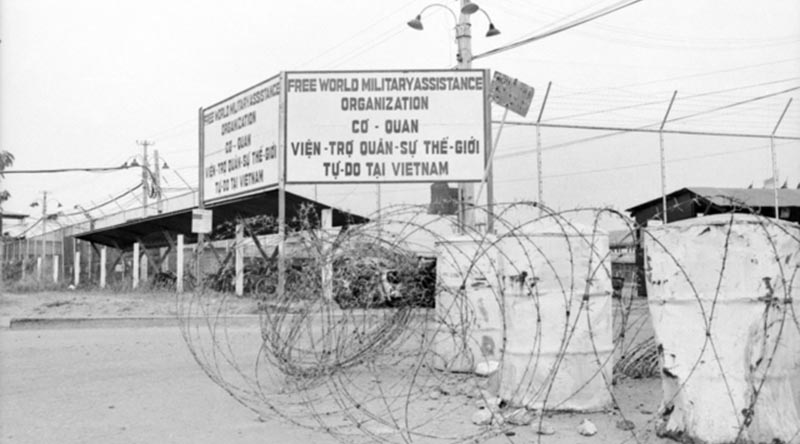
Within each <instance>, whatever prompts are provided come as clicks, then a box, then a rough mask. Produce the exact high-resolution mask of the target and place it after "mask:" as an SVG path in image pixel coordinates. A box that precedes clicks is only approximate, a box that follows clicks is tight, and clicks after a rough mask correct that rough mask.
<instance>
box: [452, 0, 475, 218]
mask: <svg viewBox="0 0 800 444" xmlns="http://www.w3.org/2000/svg"><path fill="white" fill-rule="evenodd" d="M468 3H470V0H460V1H459V11H462V10H463V8H464V6H466V5H467V4H468ZM471 27H472V25H470V23H469V14H465V13H464V12H460V13H459V18H458V23H457V24H456V44H457V45H458V53H457V54H456V60H457V61H458V65H456V69H472V32H471V31H470V28H471ZM458 190H459V191H458V197H459V199H458V217H459V219H460V221H459V222H460V226H461V228H460V229H461V230H462V231H464V230H465V228H466V227H474V226H475V211H474V205H475V201H474V200H475V186H474V185H473V184H472V183H461V184H459V185H458Z"/></svg>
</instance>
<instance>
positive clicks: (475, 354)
mask: <svg viewBox="0 0 800 444" xmlns="http://www.w3.org/2000/svg"><path fill="white" fill-rule="evenodd" d="M497 258H498V251H497V248H496V238H495V237H494V236H491V235H489V236H487V237H482V238H474V237H469V236H454V237H451V238H449V239H444V240H441V241H438V242H437V243H436V282H437V292H436V321H435V324H436V325H435V327H434V335H435V336H434V338H433V340H432V350H431V351H432V354H431V356H432V357H433V360H432V362H431V364H432V365H433V366H434V367H435V368H440V369H446V370H449V371H454V372H471V371H473V370H474V369H475V366H476V365H477V364H479V363H480V362H487V361H499V360H500V353H501V348H502V322H503V320H502V319H503V313H502V310H501V308H500V305H499V304H500V291H499V281H498V276H499V275H500V273H499V272H498V267H500V266H501V264H499V263H498V260H497Z"/></svg>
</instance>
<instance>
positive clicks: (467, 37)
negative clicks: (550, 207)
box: [408, 0, 500, 227]
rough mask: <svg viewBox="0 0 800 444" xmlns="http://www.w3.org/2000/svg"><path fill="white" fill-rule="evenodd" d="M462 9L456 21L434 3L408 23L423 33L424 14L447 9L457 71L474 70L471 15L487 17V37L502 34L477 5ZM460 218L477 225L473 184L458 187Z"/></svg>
mask: <svg viewBox="0 0 800 444" xmlns="http://www.w3.org/2000/svg"><path fill="white" fill-rule="evenodd" d="M459 2H460V9H459V12H460V14H459V17H458V18H457V19H456V14H455V13H454V12H453V10H452V9H450V8H449V7H448V6H446V5H444V4H442V3H432V4H430V5H428V6H426V7H424V8H422V10H421V11H420V13H419V14H417V16H416V17H415V18H414V19H413V20H410V21H409V22H408V26H410V27H411V28H413V29H416V30H417V31H422V30H423V27H422V14H423V13H424V12H425V11H426V10H427V9H429V8H432V7H442V8H444V9H446V10H447V11H448V12H450V14H451V15H452V16H453V19H454V20H455V22H456V45H457V47H458V53H457V54H456V61H457V62H458V63H457V65H456V69H460V70H461V69H472V32H471V27H472V25H471V24H470V20H469V19H470V15H472V14H474V13H476V12H478V11H480V12H482V13H483V15H485V16H486V19H487V20H488V21H489V30H488V31H487V32H486V37H494V36H496V35H498V34H500V31H499V30H498V29H497V28H496V27H495V26H494V23H493V22H492V19H491V18H490V17H489V14H488V13H487V12H486V11H484V10H483V9H481V8H480V6H478V5H477V4H476V3H473V2H471V1H470V0H459ZM458 195H459V199H458V200H459V202H458V217H459V222H460V225H461V227H468V226H474V225H475V214H474V212H473V211H470V209H471V208H473V207H474V205H475V202H474V200H475V186H474V184H472V183H461V184H459V186H458Z"/></svg>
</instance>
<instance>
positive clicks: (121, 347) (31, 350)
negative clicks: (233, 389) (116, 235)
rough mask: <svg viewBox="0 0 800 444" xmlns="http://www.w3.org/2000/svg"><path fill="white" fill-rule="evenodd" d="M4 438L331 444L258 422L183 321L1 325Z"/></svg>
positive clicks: (0, 428) (0, 433) (106, 443)
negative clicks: (191, 345) (198, 350)
mask: <svg viewBox="0 0 800 444" xmlns="http://www.w3.org/2000/svg"><path fill="white" fill-rule="evenodd" d="M0 442H2V443H65V444H68V443H103V444H114V443H192V444H202V443H305V442H316V443H327V442H333V440H332V438H331V437H329V436H327V435H324V434H321V433H315V432H312V431H309V430H305V429H301V428H295V427H293V426H290V425H286V424H283V423H279V422H273V421H270V422H261V421H259V420H258V418H257V417H256V415H255V414H254V413H252V412H251V411H249V410H247V409H245V408H244V407H242V406H241V405H240V404H238V403H237V402H236V401H234V400H233V399H232V398H231V397H229V396H228V395H227V394H226V393H225V392H224V391H223V390H222V389H220V388H219V387H218V386H216V385H215V384H214V383H212V382H211V380H209V379H208V377H206V375H205V374H204V373H203V372H202V371H201V370H200V368H199V367H198V365H197V364H196V363H195V361H194V360H193V359H192V357H191V355H190V354H189V352H188V350H187V347H186V345H185V344H184V342H183V339H182V337H181V335H180V331H179V330H178V329H177V328H140V329H135V328H112V329H92V328H89V329H59V330H20V331H17V330H2V331H0Z"/></svg>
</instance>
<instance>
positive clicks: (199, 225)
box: [192, 210, 213, 234]
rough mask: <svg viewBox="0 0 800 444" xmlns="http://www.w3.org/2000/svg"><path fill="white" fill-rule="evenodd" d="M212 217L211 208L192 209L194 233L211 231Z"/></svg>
mask: <svg viewBox="0 0 800 444" xmlns="http://www.w3.org/2000/svg"><path fill="white" fill-rule="evenodd" d="M212 218H213V213H212V211H211V210H192V233H198V234H201V233H202V234H209V233H211V225H212V223H211V219H212Z"/></svg>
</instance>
